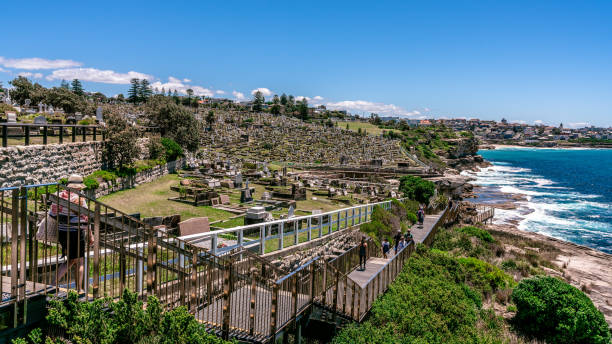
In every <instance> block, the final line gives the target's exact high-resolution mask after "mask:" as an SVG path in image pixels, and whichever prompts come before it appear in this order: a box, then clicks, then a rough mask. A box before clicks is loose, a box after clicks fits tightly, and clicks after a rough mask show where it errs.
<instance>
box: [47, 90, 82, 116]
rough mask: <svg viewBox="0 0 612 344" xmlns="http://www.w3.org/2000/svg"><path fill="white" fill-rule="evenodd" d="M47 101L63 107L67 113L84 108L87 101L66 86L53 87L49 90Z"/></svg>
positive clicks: (54, 105)
mask: <svg viewBox="0 0 612 344" xmlns="http://www.w3.org/2000/svg"><path fill="white" fill-rule="evenodd" d="M45 103H47V104H49V105H53V107H54V108H56V109H58V108H61V109H62V110H64V112H66V113H75V112H77V111H78V110H79V109H81V108H83V105H84V103H85V101H84V100H83V98H81V97H79V96H77V95H76V94H75V93H74V92H72V91H70V90H69V89H67V88H64V87H53V88H51V89H49V90H48V91H47V94H46V96H45Z"/></svg>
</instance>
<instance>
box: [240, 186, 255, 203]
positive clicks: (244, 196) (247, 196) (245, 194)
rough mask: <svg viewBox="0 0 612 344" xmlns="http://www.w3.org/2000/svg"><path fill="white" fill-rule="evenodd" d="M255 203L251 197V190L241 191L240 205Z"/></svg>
mask: <svg viewBox="0 0 612 344" xmlns="http://www.w3.org/2000/svg"><path fill="white" fill-rule="evenodd" d="M247 202H253V196H251V190H250V189H249V188H245V189H242V190H240V203H247Z"/></svg>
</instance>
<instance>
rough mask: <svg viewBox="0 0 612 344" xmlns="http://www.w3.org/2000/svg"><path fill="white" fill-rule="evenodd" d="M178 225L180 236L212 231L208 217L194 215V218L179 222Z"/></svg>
mask: <svg viewBox="0 0 612 344" xmlns="http://www.w3.org/2000/svg"><path fill="white" fill-rule="evenodd" d="M178 227H179V235H180V236H184V235H191V234H198V233H206V232H209V231H210V223H209V222H208V217H194V218H192V219H189V220H185V221H182V222H179V224H178Z"/></svg>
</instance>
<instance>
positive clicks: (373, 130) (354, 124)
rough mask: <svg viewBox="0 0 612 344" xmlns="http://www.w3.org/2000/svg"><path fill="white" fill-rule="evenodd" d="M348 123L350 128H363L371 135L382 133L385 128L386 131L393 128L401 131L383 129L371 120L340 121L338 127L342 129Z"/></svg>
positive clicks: (355, 129)
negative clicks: (370, 121)
mask: <svg viewBox="0 0 612 344" xmlns="http://www.w3.org/2000/svg"><path fill="white" fill-rule="evenodd" d="M347 124H348V126H349V130H352V131H357V130H358V129H359V128H361V130H362V131H363V130H366V132H367V133H368V134H371V135H380V134H382V132H383V130H385V131H389V130H393V131H396V132H400V131H399V130H395V129H381V128H379V127H377V126H375V125H374V124H372V123H369V122H352V121H339V122H338V127H339V128H342V129H346V125H347Z"/></svg>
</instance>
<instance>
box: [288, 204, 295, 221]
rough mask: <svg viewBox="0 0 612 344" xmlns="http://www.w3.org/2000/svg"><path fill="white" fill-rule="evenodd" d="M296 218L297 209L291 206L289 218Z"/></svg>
mask: <svg viewBox="0 0 612 344" xmlns="http://www.w3.org/2000/svg"><path fill="white" fill-rule="evenodd" d="M294 216H295V208H293V205H290V206H289V212H288V213H287V218H292V217H294Z"/></svg>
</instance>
